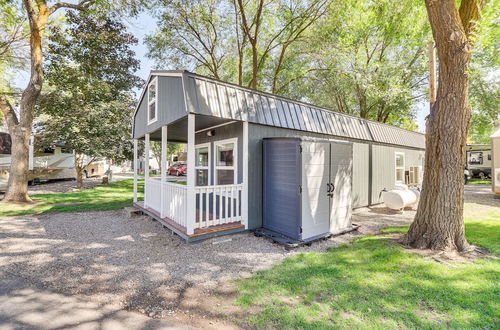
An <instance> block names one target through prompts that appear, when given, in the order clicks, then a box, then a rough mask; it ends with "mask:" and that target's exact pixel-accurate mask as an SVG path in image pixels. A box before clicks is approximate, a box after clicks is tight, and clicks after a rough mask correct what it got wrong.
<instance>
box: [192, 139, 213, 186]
mask: <svg viewBox="0 0 500 330" xmlns="http://www.w3.org/2000/svg"><path fill="white" fill-rule="evenodd" d="M206 147H208V166H196V149H199V148H206ZM194 154H195V159H194V170H195V171H197V170H208V184H207V186H210V183H211V182H212V181H211V179H212V174H211V173H210V172H211V171H210V164H211V163H212V162H211V160H212V150H211V143H210V142H207V143H200V144H196V145H195V146H194ZM188 166H189V165H188ZM195 179H196V174H195ZM195 183H196V181H195ZM200 187H204V186H200Z"/></svg>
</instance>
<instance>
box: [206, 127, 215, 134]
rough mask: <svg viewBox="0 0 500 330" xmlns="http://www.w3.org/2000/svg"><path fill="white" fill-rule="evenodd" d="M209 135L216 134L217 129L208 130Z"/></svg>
mask: <svg viewBox="0 0 500 330" xmlns="http://www.w3.org/2000/svg"><path fill="white" fill-rule="evenodd" d="M207 136H215V130H214V129H212V130H210V131H207Z"/></svg>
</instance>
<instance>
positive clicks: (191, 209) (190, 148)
mask: <svg viewBox="0 0 500 330" xmlns="http://www.w3.org/2000/svg"><path fill="white" fill-rule="evenodd" d="M194 121H195V115H194V114H192V113H190V114H188V139H187V140H188V143H187V168H188V171H187V212H186V216H187V219H186V223H187V225H186V227H187V228H186V230H187V234H188V235H192V234H194V223H195V215H196V200H195V198H196V194H195V191H194V185H195V170H194V162H195V160H194V158H195V154H194V152H195V150H194V145H195V132H194V130H195V125H194Z"/></svg>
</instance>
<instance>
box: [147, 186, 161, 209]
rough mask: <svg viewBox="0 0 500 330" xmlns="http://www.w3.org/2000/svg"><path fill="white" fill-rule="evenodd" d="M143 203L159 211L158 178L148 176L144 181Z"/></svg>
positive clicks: (159, 188)
mask: <svg viewBox="0 0 500 330" xmlns="http://www.w3.org/2000/svg"><path fill="white" fill-rule="evenodd" d="M144 193H145V195H144V205H145V206H147V207H149V208H152V209H153V210H155V211H158V212H160V205H161V182H160V180H158V179H153V178H149V179H148V180H147V181H146V182H145V183H144Z"/></svg>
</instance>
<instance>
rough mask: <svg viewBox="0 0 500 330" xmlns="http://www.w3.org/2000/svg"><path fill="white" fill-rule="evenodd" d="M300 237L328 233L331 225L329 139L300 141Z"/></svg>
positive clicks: (305, 237) (304, 237)
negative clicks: (323, 140) (328, 190)
mask: <svg viewBox="0 0 500 330" xmlns="http://www.w3.org/2000/svg"><path fill="white" fill-rule="evenodd" d="M301 146H302V239H308V238H311V237H314V236H317V235H321V234H324V233H327V232H328V231H329V228H330V212H329V211H330V205H329V203H330V201H329V198H328V197H327V193H328V192H327V188H328V186H327V184H328V183H329V177H330V143H325V142H311V141H303V142H302V144H301Z"/></svg>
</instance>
